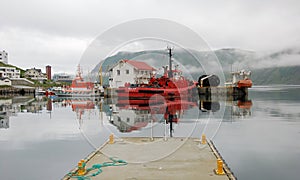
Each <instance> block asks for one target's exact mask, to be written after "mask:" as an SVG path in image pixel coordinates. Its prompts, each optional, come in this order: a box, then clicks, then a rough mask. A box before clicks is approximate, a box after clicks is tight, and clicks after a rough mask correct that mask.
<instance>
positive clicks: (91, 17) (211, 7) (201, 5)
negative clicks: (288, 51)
mask: <svg viewBox="0 0 300 180" xmlns="http://www.w3.org/2000/svg"><path fill="white" fill-rule="evenodd" d="M299 7H300V1H297V0H294V1H293V0H285V1H284V0H281V1H279V0H265V1H261V0H248V1H246V0H244V1H242V0H240V1H233V0H231V1H230V0H226V1H224V0H218V1H214V0H213V1H204V0H203V1H202V0H190V1H189V0H185V1H183V0H181V1H179V0H164V1H162V0H160V1H159V0H126V1H123V0H119V1H116V0H107V1H99V0H95V1H92V0H77V1H74V0H51V1H40V0H27V1H22V0H19V1H18V0H1V6H0V50H6V51H8V53H9V63H11V64H14V65H17V66H20V67H21V68H24V69H26V68H31V67H33V66H35V67H38V68H43V71H44V66H45V65H47V64H50V65H52V66H53V70H54V72H63V71H66V72H74V71H75V68H76V65H77V64H78V62H79V61H80V58H81V55H82V54H83V52H84V51H85V49H86V47H87V46H88V45H89V43H90V42H92V41H93V40H94V39H95V38H96V37H97V36H98V35H100V34H101V33H103V32H104V31H105V30H107V29H109V28H110V27H113V26H114V25H118V24H120V23H123V22H126V21H130V20H135V19H140V18H162V19H168V20H172V21H175V22H177V23H180V24H182V25H185V26H187V27H189V28H191V29H192V30H194V31H195V32H196V33H198V34H199V35H200V36H201V37H202V38H203V39H204V40H205V41H206V42H207V43H208V44H209V45H210V46H211V48H213V49H218V48H225V47H236V48H240V49H247V50H254V51H263V52H265V51H275V50H279V49H283V48H288V47H295V46H297V47H299V45H300V33H299V32H300V21H299V19H300V9H299ZM99 51H101V49H99Z"/></svg>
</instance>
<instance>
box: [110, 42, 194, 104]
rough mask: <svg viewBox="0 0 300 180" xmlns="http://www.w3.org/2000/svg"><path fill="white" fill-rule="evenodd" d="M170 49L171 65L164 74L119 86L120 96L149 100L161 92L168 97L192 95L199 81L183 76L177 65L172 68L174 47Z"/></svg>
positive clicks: (122, 97)
mask: <svg viewBox="0 0 300 180" xmlns="http://www.w3.org/2000/svg"><path fill="white" fill-rule="evenodd" d="M168 50H169V67H164V74H163V76H161V77H158V78H157V77H155V76H154V75H152V77H151V78H150V80H149V82H148V84H130V83H125V85H124V87H119V88H118V89H117V90H116V91H117V93H118V98H119V99H125V100H146V101H149V98H151V97H152V96H153V95H154V94H159V95H161V96H163V97H165V98H166V99H169V98H182V97H187V96H190V95H191V94H192V92H193V91H195V89H196V84H197V83H196V82H194V81H190V80H188V79H186V78H185V77H183V76H182V72H181V71H180V70H179V69H177V67H176V68H175V69H174V70H172V59H171V58H172V49H171V48H168ZM168 68H169V69H168Z"/></svg>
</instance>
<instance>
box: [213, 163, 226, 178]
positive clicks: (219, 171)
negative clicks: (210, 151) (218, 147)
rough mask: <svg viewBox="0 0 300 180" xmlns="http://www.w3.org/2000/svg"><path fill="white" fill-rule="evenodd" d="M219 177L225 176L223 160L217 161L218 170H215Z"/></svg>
mask: <svg viewBox="0 0 300 180" xmlns="http://www.w3.org/2000/svg"><path fill="white" fill-rule="evenodd" d="M215 172H216V174H217V175H224V174H225V172H224V170H223V161H222V160H221V159H217V169H215Z"/></svg>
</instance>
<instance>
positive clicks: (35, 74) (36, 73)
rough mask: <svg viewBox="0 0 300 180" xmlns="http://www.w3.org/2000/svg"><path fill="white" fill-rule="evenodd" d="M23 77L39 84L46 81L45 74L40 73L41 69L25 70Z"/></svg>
mask: <svg viewBox="0 0 300 180" xmlns="http://www.w3.org/2000/svg"><path fill="white" fill-rule="evenodd" d="M24 76H25V78H30V79H32V80H37V81H39V82H41V83H42V82H44V81H47V74H45V73H42V70H41V69H36V68H31V69H26V71H25V74H24Z"/></svg>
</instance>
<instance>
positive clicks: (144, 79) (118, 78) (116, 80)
mask: <svg viewBox="0 0 300 180" xmlns="http://www.w3.org/2000/svg"><path fill="white" fill-rule="evenodd" d="M155 71H156V69H154V68H153V67H152V66H150V65H148V64H147V63H145V62H139V61H134V60H121V61H119V62H118V63H117V64H116V65H114V66H113V67H112V68H110V69H109V85H110V87H112V88H117V87H120V86H124V85H125V83H130V84H143V83H148V81H149V79H150V77H151V74H153V73H154V72H155Z"/></svg>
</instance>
